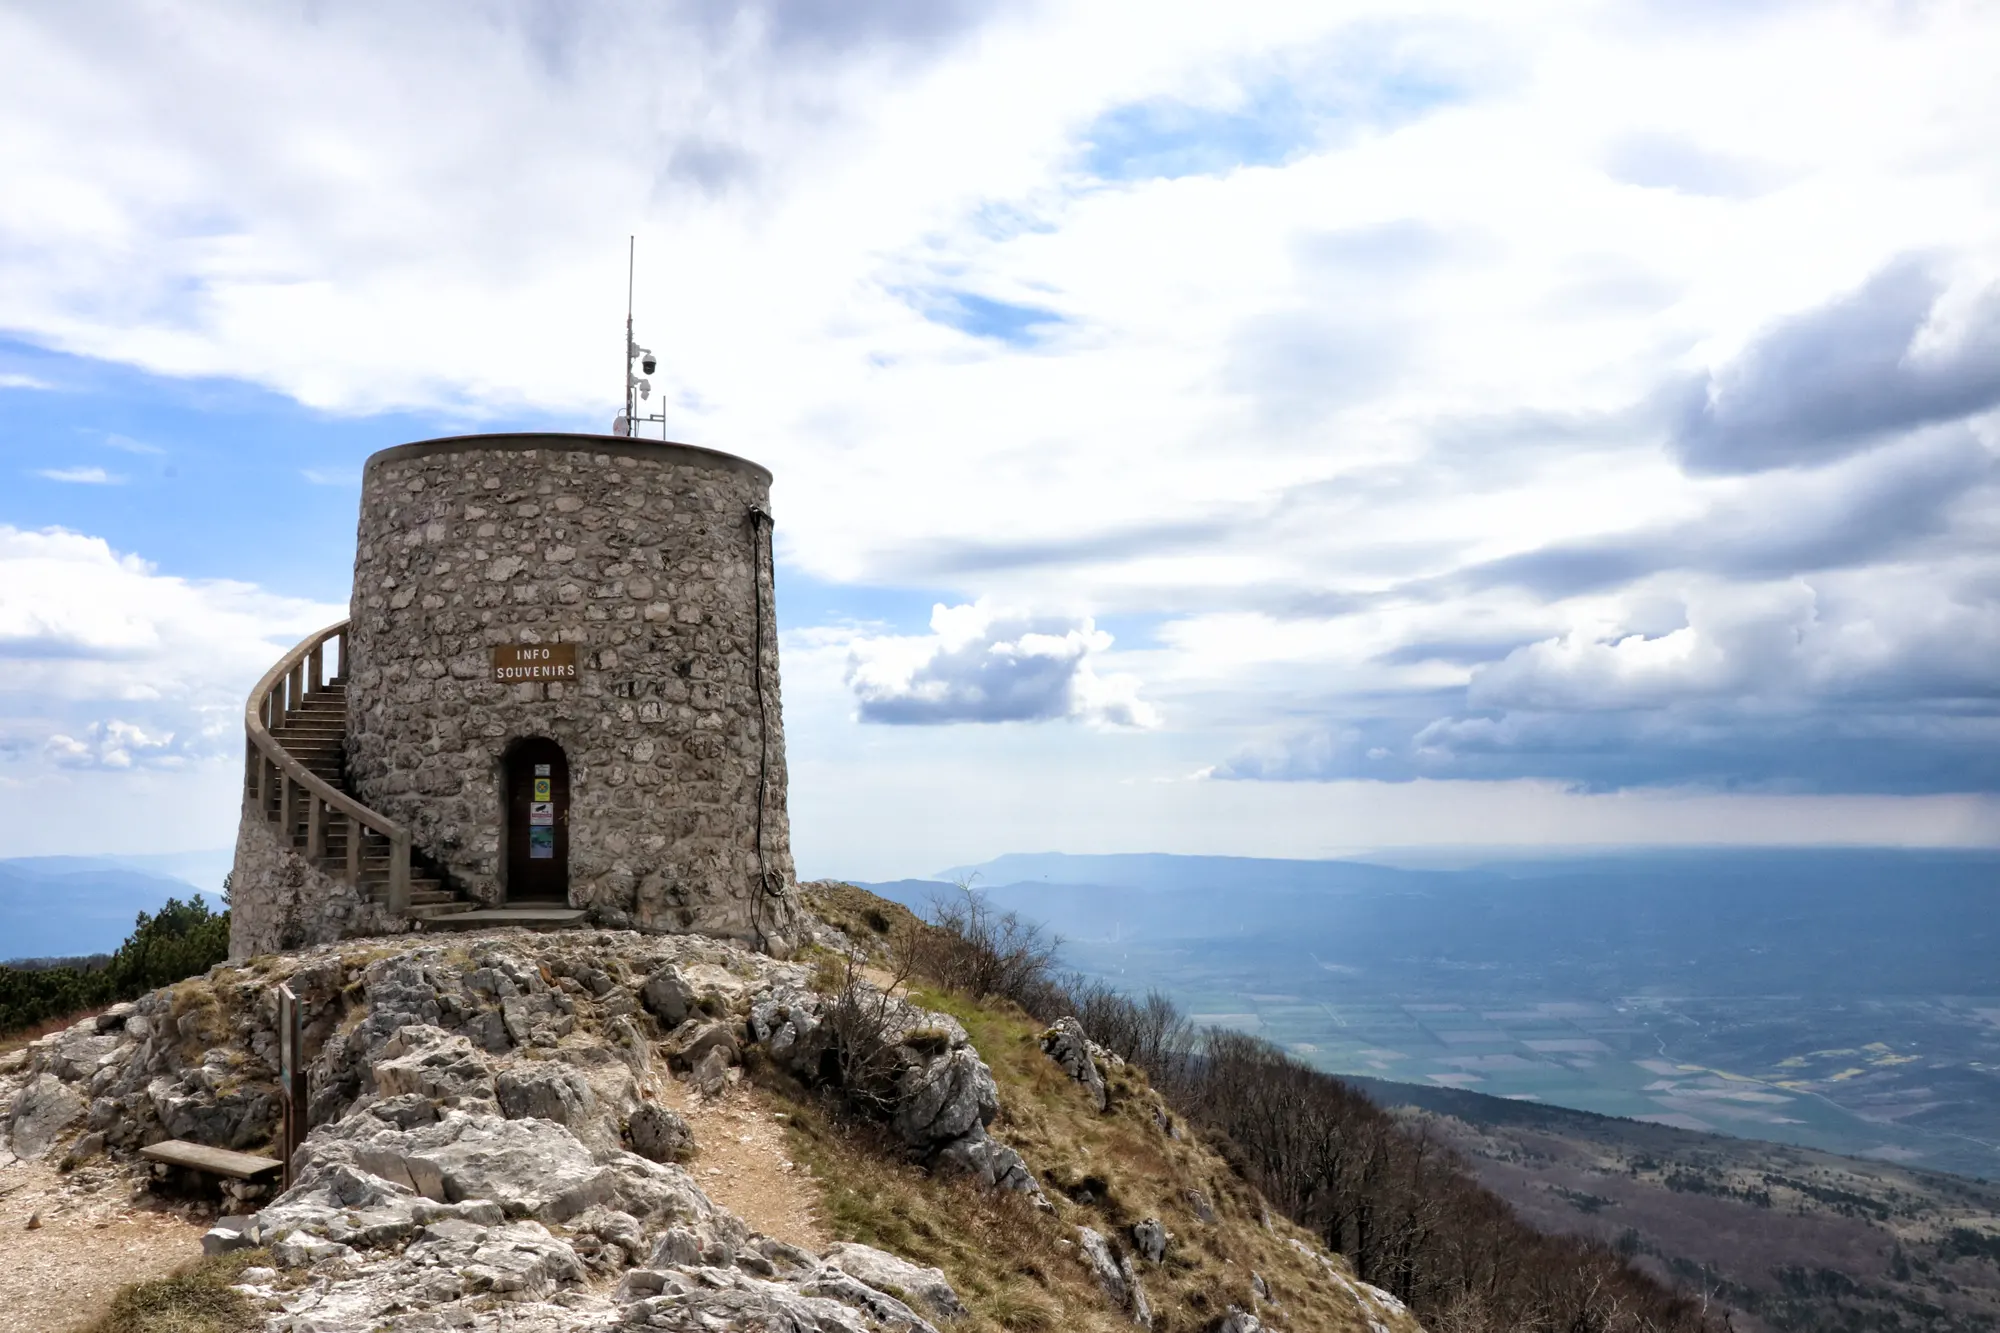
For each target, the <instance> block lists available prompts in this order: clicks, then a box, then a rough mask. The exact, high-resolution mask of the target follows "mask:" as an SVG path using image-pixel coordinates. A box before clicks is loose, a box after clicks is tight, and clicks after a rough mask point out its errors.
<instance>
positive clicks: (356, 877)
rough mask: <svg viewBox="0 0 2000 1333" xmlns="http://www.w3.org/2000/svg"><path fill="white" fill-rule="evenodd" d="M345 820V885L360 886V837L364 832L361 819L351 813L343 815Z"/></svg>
mask: <svg viewBox="0 0 2000 1333" xmlns="http://www.w3.org/2000/svg"><path fill="white" fill-rule="evenodd" d="M343 818H345V819H346V820H347V886H348V887H349V888H351V889H359V888H360V887H361V839H362V837H363V836H365V835H364V832H363V830H362V827H361V821H360V820H358V819H356V818H355V817H354V816H353V815H345V816H343Z"/></svg>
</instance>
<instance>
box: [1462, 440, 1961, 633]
mask: <svg viewBox="0 0 2000 1333" xmlns="http://www.w3.org/2000/svg"><path fill="white" fill-rule="evenodd" d="M1995 479H1996V468H1995V463H1994V460H1993V458H1992V456H1991V455H1990V454H1988V453H1987V452H1986V451H1985V450H1984V449H1982V448H1981V447H1980V446H1979V445H1978V444H1977V443H1975V442H1974V441H1972V440H1971V439H1969V438H1954V439H1949V440H1938V441H1929V442H1924V441H1913V442H1911V443H1910V444H1907V445H1904V446H1901V447H1899V448H1897V449H1895V450H1892V451H1887V452H1885V453H1883V454H1882V455H1880V456H1879V457H1877V458H1875V459H1870V460H1865V461H1863V462H1861V463H1859V464H1857V465H1854V466H1853V467H1852V469H1851V471H1850V473H1849V474H1847V475H1845V476H1835V477H1826V476H1824V475H1821V476H1815V477H1810V478H1803V479H1801V478H1792V477H1779V478H1773V479H1771V480H1770V481H1769V482H1767V483H1765V485H1764V487H1763V488H1762V489H1760V490H1752V491H1750V492H1748V493H1746V495H1745V496H1744V498H1742V499H1741V500H1739V501H1736V502H1733V503H1729V504H1724V505H1718V506H1717V507H1716V508H1715V509H1713V510H1711V511H1710V512H1709V513H1707V514H1704V515H1702V516H1701V517H1700V518H1698V519H1695V520H1692V521H1690V522H1685V523H1677V524H1673V525H1671V526H1667V527H1660V528H1653V529H1636V530H1634V531H1632V532H1630V533H1621V534H1619V535H1617V536H1615V537H1608V538H1603V539H1599V540H1595V541H1587V542H1569V543H1564V544H1561V545H1554V546H1547V547H1544V548H1542V549H1541V550H1538V551H1529V552H1526V553H1524V554H1521V555H1514V556H1508V557H1506V558H1504V559H1501V560H1495V561H1491V562H1489V563H1487V564H1483V565H1475V566H1472V567H1471V568H1469V569H1466V570H1464V571H1462V572H1461V573H1460V574H1458V575H1454V576H1451V577H1449V578H1447V579H1444V580H1439V581H1438V582H1440V583H1442V584H1447V585H1454V586H1469V587H1474V588H1492V587H1500V586H1514V587H1520V588H1525V589H1528V590H1530V591H1532V592H1536V593H1539V594H1541V595H1543V596H1546V597H1552V598H1560V597H1571V596H1575V595H1577V594H1579V593H1586V592H1598V591H1602V590H1604V589H1607V588H1616V587H1620V586H1622V585H1624V584H1627V583H1631V582H1634V581H1635V580H1638V579H1641V578H1644V577H1646V576H1647V575H1650V574H1654V573H1659V572H1661V571H1665V570H1690V571H1696V572H1702V573H1710V574H1717V575H1722V576H1725V577H1729V578H1743V579H1751V578H1783V577H1787V576H1790V575H1793V574H1799V573H1806V572H1811V571H1814V570H1824V569H1845V568H1854V567H1857V566H1862V565H1868V564H1872V563H1875V562H1876V561H1879V560H1883V559H1887V558H1889V557H1891V556H1894V555H1896V554H1897V553H1899V552H1901V551H1903V550H1905V549H1907V548H1908V547H1910V546H1911V545H1913V544H1916V543H1920V542H1922V541H1924V540H1925V539H1927V538H1935V537H1938V536H1940V535H1941V534H1944V533H1945V532H1947V531H1948V528H1949V521H1950V518H1951V515H1952V513H1953V512H1954V510H1955V508H1956V507H1957V506H1958V505H1959V504H1960V502H1961V501H1963V500H1965V499H1966V497H1967V496H1969V495H1970V494H1972V493H1973V492H1974V491H1975V489H1976V488H1983V487H1989V486H1991V485H1992V484H1993V482H1994V481H1995Z"/></svg>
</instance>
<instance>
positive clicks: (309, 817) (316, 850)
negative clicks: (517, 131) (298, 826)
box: [306, 792, 326, 866]
mask: <svg viewBox="0 0 2000 1333" xmlns="http://www.w3.org/2000/svg"><path fill="white" fill-rule="evenodd" d="M325 855H326V802H325V801H322V800H321V799H320V798H319V797H318V796H316V795H315V794H313V793H312V792H307V793H306V860H308V861H310V862H312V863H313V864H314V865H315V866H317V865H318V864H319V861H320V858H321V857H323V856H325Z"/></svg>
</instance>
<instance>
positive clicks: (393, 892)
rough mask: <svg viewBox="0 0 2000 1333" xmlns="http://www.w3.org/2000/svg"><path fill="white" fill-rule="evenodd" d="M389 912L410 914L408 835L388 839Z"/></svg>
mask: <svg viewBox="0 0 2000 1333" xmlns="http://www.w3.org/2000/svg"><path fill="white" fill-rule="evenodd" d="M389 912H390V915H392V916H408V915H409V914H410V835H409V834H407V833H405V834H403V835H402V836H401V837H399V838H392V839H390V840H389Z"/></svg>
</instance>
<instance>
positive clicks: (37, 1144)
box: [7, 1074, 87, 1162]
mask: <svg viewBox="0 0 2000 1333" xmlns="http://www.w3.org/2000/svg"><path fill="white" fill-rule="evenodd" d="M86 1109H87V1108H86V1103H85V1102H84V1100H83V1098H82V1097H80V1096H78V1095H77V1094H76V1093H75V1092H73V1091H71V1090H70V1088H69V1087H68V1086H67V1085H66V1084H64V1082H63V1081H62V1080H61V1079H59V1078H57V1077H56V1076H55V1075H54V1074H37V1075H35V1076H34V1077H33V1078H31V1079H29V1080H28V1086H27V1087H25V1088H23V1089H21V1095H20V1096H18V1097H16V1098H15V1099H14V1113H13V1116H12V1117H11V1119H10V1121H9V1123H8V1127H7V1128H8V1138H9V1140H10V1141H11V1143H12V1145H13V1149H14V1155H15V1156H17V1157H20V1158H22V1159H24V1160H26V1161H30V1162H32V1161H35V1160H37V1159H39V1158H40V1157H41V1156H42V1155H43V1154H44V1153H46V1152H48V1150H49V1149H50V1148H51V1147H53V1146H54V1144H55V1141H56V1139H57V1138H59V1137H60V1136H61V1135H62V1132H63V1131H64V1130H66V1129H68V1128H69V1127H70V1126H71V1125H73V1124H75V1123H76V1122H77V1121H78V1120H79V1119H81V1118H82V1117H83V1113H84V1111H85V1110H86Z"/></svg>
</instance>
